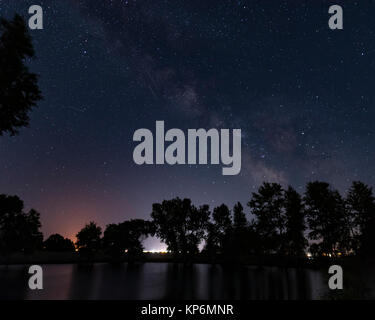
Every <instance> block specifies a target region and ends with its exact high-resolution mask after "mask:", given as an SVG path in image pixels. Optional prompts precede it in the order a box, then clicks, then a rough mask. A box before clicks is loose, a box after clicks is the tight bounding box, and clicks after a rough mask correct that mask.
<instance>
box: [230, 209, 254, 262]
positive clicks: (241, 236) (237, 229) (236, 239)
mask: <svg viewBox="0 0 375 320" xmlns="http://www.w3.org/2000/svg"><path fill="white" fill-rule="evenodd" d="M252 231H253V230H252V229H251V227H250V226H249V225H248V221H247V219H246V215H245V213H244V211H243V206H242V204H241V203H240V202H237V203H236V204H235V205H234V208H233V228H232V234H231V240H230V253H231V255H233V256H239V255H244V254H249V253H250V252H251V249H252V245H253V243H252V241H253V240H254V239H253V233H252Z"/></svg>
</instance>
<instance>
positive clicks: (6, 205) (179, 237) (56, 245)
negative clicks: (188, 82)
mask: <svg viewBox="0 0 375 320" xmlns="http://www.w3.org/2000/svg"><path fill="white" fill-rule="evenodd" d="M247 207H248V208H249V210H248V213H245V210H244V207H243V206H242V204H241V203H239V202H238V203H237V204H235V206H234V207H233V209H232V210H231V209H230V208H228V206H226V205H225V204H222V205H220V206H218V207H215V208H214V209H213V210H212V211H210V208H209V206H208V205H202V206H199V207H197V206H195V205H193V204H192V202H191V200H190V199H180V198H174V199H171V200H164V201H163V202H162V203H154V204H153V205H152V212H151V219H150V220H149V221H145V220H142V219H133V220H129V221H124V222H122V223H119V224H110V225H107V226H106V228H105V230H104V232H102V229H101V228H100V226H98V225H97V224H96V223H95V222H90V223H88V224H87V225H86V226H84V228H83V229H82V230H80V231H79V232H78V233H77V235H76V237H77V241H76V243H75V244H74V243H73V242H72V241H71V240H69V239H66V238H64V237H62V236H61V235H58V234H54V235H51V236H50V237H49V238H48V239H47V240H45V241H44V242H43V235H42V233H41V232H40V227H41V224H40V215H39V213H38V212H37V211H35V210H30V211H29V212H27V213H25V212H24V211H23V202H22V201H21V200H20V199H19V198H18V197H17V196H6V195H0V252H1V253H2V254H9V253H12V252H16V251H18V252H25V253H27V252H32V251H34V250H46V251H75V250H77V251H79V252H80V253H82V254H93V253H95V252H103V253H107V254H110V255H111V256H113V257H121V256H124V254H125V253H127V255H128V256H132V255H136V254H141V253H142V252H143V249H144V248H143V245H142V242H143V240H144V239H145V238H146V237H148V236H155V235H156V236H157V237H158V238H159V239H160V240H161V241H162V242H164V243H165V244H166V245H167V247H168V251H170V252H171V253H173V254H174V255H179V256H181V257H189V256H193V255H196V254H198V253H199V252H201V254H205V255H207V256H210V257H212V258H215V257H218V256H224V257H229V258H236V257H239V256H250V255H253V256H264V255H278V256H293V257H304V256H306V252H310V253H311V255H313V256H315V257H319V256H330V257H338V256H346V255H360V256H374V255H375V249H374V244H375V198H374V196H373V192H372V188H371V187H369V186H367V185H366V184H364V183H362V182H358V181H357V182H353V184H352V185H351V187H350V188H349V190H348V192H347V194H346V197H342V196H341V195H340V193H339V192H338V191H337V190H334V189H333V188H331V187H330V185H329V184H328V183H326V182H319V181H315V182H310V183H308V184H307V186H306V190H305V192H304V194H303V195H300V194H299V193H298V192H297V191H296V190H295V189H293V188H292V187H290V186H289V187H288V188H287V189H284V188H283V187H282V186H281V185H280V184H277V183H263V184H262V185H261V186H260V187H259V189H258V190H257V192H254V193H252V196H251V198H250V200H249V202H248V203H247ZM200 248H201V250H199V249H200Z"/></svg>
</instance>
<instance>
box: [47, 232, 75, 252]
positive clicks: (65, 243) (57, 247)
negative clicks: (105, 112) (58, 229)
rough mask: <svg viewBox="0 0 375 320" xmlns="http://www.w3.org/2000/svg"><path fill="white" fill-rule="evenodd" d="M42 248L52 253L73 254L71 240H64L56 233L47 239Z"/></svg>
mask: <svg viewBox="0 0 375 320" xmlns="http://www.w3.org/2000/svg"><path fill="white" fill-rule="evenodd" d="M43 248H44V250H46V251H54V252H74V251H75V247H74V243H73V241H72V240H70V239H68V238H64V237H63V236H62V235H60V234H58V233H56V234H52V235H50V236H49V237H48V239H47V240H46V241H44V243H43Z"/></svg>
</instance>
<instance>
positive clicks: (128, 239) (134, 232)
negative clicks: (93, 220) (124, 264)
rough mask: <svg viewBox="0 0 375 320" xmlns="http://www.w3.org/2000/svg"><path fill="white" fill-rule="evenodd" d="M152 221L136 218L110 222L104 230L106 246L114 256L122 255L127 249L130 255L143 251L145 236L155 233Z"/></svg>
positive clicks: (104, 243)
mask: <svg viewBox="0 0 375 320" xmlns="http://www.w3.org/2000/svg"><path fill="white" fill-rule="evenodd" d="M154 232H155V231H154V225H153V224H152V223H151V222H150V221H145V220H142V219H134V220H130V221H125V222H122V223H119V224H109V225H107V227H106V229H105V231H104V237H103V245H104V248H105V249H106V250H107V251H108V252H109V253H110V254H111V255H112V256H113V257H116V258H117V257H120V256H121V255H122V254H123V253H124V252H125V251H126V252H128V254H130V255H134V254H139V253H142V251H143V249H144V248H143V245H142V241H143V238H144V237H146V236H149V235H151V236H152V235H154Z"/></svg>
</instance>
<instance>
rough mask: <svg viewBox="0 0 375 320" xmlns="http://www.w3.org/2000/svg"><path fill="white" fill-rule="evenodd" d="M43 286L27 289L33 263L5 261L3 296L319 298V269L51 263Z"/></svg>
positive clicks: (0, 277)
mask: <svg viewBox="0 0 375 320" xmlns="http://www.w3.org/2000/svg"><path fill="white" fill-rule="evenodd" d="M42 267H43V286H44V288H43V290H30V289H29V288H28V278H29V275H28V266H19V265H12V266H0V299H141V300H143V299H151V300H153V299H258V300H259V299H319V298H321V297H322V296H324V294H325V293H326V291H327V282H326V281H327V277H326V276H325V275H323V273H322V272H320V271H318V270H309V269H293V268H278V267H255V266H242V267H228V266H227V267H223V266H212V265H208V264H195V265H193V266H190V267H185V266H183V265H181V264H173V263H143V264H127V263H124V264H119V265H111V264H106V263H98V264H94V265H93V266H92V267H82V266H78V265H76V264H58V265H57V264H55V265H53V264H48V265H42Z"/></svg>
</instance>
